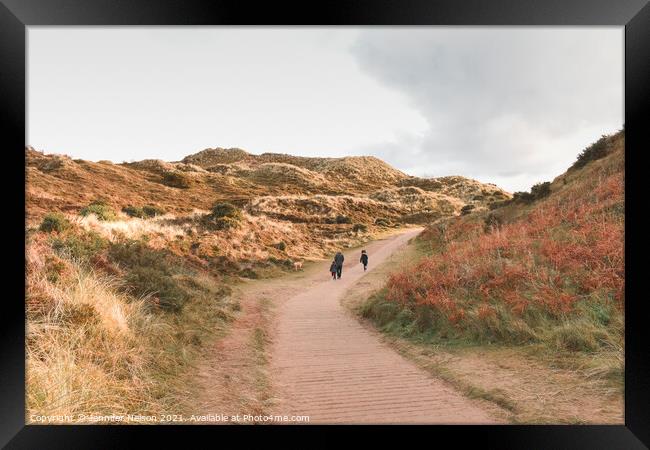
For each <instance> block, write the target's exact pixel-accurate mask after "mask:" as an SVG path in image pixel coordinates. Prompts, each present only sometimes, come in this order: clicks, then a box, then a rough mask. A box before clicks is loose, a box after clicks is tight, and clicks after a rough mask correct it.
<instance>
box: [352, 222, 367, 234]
mask: <svg viewBox="0 0 650 450" xmlns="http://www.w3.org/2000/svg"><path fill="white" fill-rule="evenodd" d="M352 231H354V232H355V233H358V232H359V231H360V232H362V233H365V232H366V231H368V227H367V226H366V225H364V224H362V223H355V224H354V225H353V226H352Z"/></svg>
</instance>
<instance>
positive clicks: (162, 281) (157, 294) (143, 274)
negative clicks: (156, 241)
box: [108, 240, 188, 311]
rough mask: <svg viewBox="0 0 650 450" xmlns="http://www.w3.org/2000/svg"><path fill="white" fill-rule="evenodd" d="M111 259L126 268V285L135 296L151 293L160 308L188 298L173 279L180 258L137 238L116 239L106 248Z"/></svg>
mask: <svg viewBox="0 0 650 450" xmlns="http://www.w3.org/2000/svg"><path fill="white" fill-rule="evenodd" d="M108 255H109V258H110V259H111V261H112V262H114V263H117V264H118V265H120V267H122V268H123V269H124V270H125V273H126V275H125V277H124V280H125V282H126V284H125V286H124V287H125V289H126V290H127V291H128V292H129V293H130V294H132V295H134V296H145V295H152V296H153V299H154V302H155V303H156V304H158V305H159V306H160V307H162V308H163V309H167V310H171V311H177V310H179V309H180V308H181V307H182V306H183V303H184V302H185V301H186V300H187V299H188V295H187V293H186V292H185V290H184V289H183V288H182V287H181V286H180V285H179V283H178V282H177V281H176V280H175V279H174V274H175V272H177V271H178V270H179V268H180V261H178V260H176V258H175V257H173V256H171V255H169V254H167V253H166V252H165V251H163V250H155V249H152V248H150V247H148V246H147V245H146V244H145V243H143V242H141V241H136V240H128V241H125V242H118V243H114V244H112V245H111V247H110V249H109V251H108Z"/></svg>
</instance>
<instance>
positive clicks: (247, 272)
mask: <svg viewBox="0 0 650 450" xmlns="http://www.w3.org/2000/svg"><path fill="white" fill-rule="evenodd" d="M239 276H240V277H243V278H250V279H251V280H256V279H257V278H259V275H258V274H257V272H255V271H254V270H253V269H251V268H248V267H247V268H245V269H242V270H241V271H240V272H239Z"/></svg>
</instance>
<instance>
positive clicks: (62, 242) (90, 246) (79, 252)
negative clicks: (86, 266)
mask: <svg viewBox="0 0 650 450" xmlns="http://www.w3.org/2000/svg"><path fill="white" fill-rule="evenodd" d="M106 247H108V240H106V239H104V238H103V237H101V236H100V235H99V234H97V233H95V232H94V231H89V232H87V233H83V234H80V235H70V236H66V237H64V238H56V239H54V240H52V248H53V249H54V251H55V252H57V253H58V254H59V255H61V256H64V257H71V258H73V259H76V260H78V261H80V262H82V263H88V262H89V261H90V259H91V258H92V257H93V256H95V255H96V254H98V253H99V252H101V251H102V250H104V249H105V248H106Z"/></svg>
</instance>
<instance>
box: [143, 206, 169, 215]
mask: <svg viewBox="0 0 650 450" xmlns="http://www.w3.org/2000/svg"><path fill="white" fill-rule="evenodd" d="M142 212H143V213H144V215H145V216H147V217H156V216H162V215H163V214H165V210H164V209H162V208H161V207H159V206H155V205H144V206H143V207H142Z"/></svg>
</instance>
